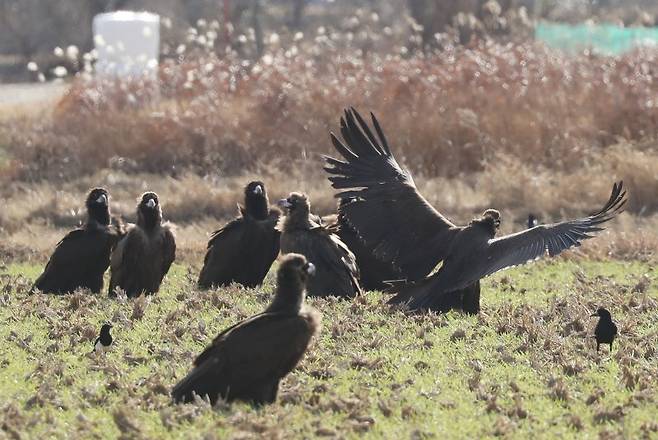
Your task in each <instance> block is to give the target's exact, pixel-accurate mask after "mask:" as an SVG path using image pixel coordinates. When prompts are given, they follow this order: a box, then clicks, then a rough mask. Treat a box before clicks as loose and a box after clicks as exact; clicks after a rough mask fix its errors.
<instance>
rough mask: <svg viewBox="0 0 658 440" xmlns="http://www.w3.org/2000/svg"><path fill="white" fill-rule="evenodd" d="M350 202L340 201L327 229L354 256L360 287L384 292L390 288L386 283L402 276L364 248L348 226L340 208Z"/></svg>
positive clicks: (370, 249)
mask: <svg viewBox="0 0 658 440" xmlns="http://www.w3.org/2000/svg"><path fill="white" fill-rule="evenodd" d="M350 201H351V199H340V202H339V205H338V214H337V215H335V216H333V217H334V218H331V219H330V220H329V219H328V218H327V223H329V226H327V228H328V229H329V230H330V231H332V232H334V233H335V234H336V235H338V238H340V241H342V242H343V243H345V245H346V246H347V247H348V249H349V250H350V251H352V253H353V254H354V257H355V260H356V266H357V267H358V268H359V283H360V284H361V287H363V288H364V289H365V290H386V289H387V288H389V287H390V284H389V283H387V282H386V281H390V280H399V279H400V278H401V277H402V275H401V274H400V272H399V271H397V270H396V269H395V267H394V266H393V265H392V264H391V263H389V262H386V261H383V260H380V259H379V258H377V257H375V255H374V254H373V250H372V248H369V247H368V246H366V244H365V243H364V242H363V240H361V238H360V237H359V234H357V233H356V231H355V230H354V228H352V227H351V226H350V225H349V223H348V222H347V219H346V218H345V214H344V213H343V212H342V209H341V208H342V206H343V205H345V204H347V203H349V202H350ZM323 220H325V219H323Z"/></svg>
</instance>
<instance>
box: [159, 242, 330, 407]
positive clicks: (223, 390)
mask: <svg viewBox="0 0 658 440" xmlns="http://www.w3.org/2000/svg"><path fill="white" fill-rule="evenodd" d="M314 271H315V268H314V266H313V264H311V263H309V262H308V261H307V260H306V258H305V257H304V256H303V255H298V254H288V255H286V256H285V257H283V258H282V259H281V265H280V266H279V270H278V272H277V285H276V290H275V292H274V299H273V300H272V303H271V304H270V306H269V307H268V308H267V309H266V310H265V312H263V313H260V314H258V315H255V316H252V317H251V318H249V319H246V320H244V321H242V322H240V323H238V324H236V325H234V326H233V327H229V328H228V329H226V330H224V331H223V332H221V333H220V334H219V335H218V336H217V337H216V338H215V339H214V340H213V342H212V344H211V345H210V346H209V347H208V348H206V349H205V350H204V351H203V352H202V353H201V354H200V355H199V356H198V357H197V358H196V360H195V361H194V368H193V369H192V371H191V372H190V373H189V374H188V375H187V376H186V377H185V378H184V379H182V380H181V381H180V382H179V383H178V384H177V385H176V386H175V387H174V389H173V390H172V392H171V395H172V397H173V399H174V401H175V402H192V401H194V396H195V395H197V396H199V397H202V398H203V397H205V396H207V397H208V398H209V399H210V402H212V403H213V404H215V402H217V400H218V399H219V398H220V397H221V398H223V399H225V400H227V401H232V400H236V399H237V400H243V401H247V402H253V403H255V404H264V403H272V402H274V401H275V400H276V396H277V392H278V390H279V382H280V381H281V379H283V377H285V376H286V375H287V374H288V373H290V372H291V371H292V370H293V369H294V368H295V366H296V365H297V363H298V362H299V361H300V360H301V358H302V356H304V353H305V352H306V350H307V348H308V345H309V343H310V341H311V338H312V337H313V336H314V335H315V334H317V332H318V331H319V329H320V320H321V318H320V314H319V313H318V312H317V311H316V310H315V309H313V308H311V307H308V306H305V305H304V296H305V295H304V291H305V288H306V284H307V281H308V278H309V277H310V276H312V275H313V273H314Z"/></svg>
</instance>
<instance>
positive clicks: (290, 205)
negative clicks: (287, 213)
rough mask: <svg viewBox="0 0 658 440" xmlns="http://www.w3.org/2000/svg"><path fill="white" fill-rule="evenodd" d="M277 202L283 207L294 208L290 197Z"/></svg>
mask: <svg viewBox="0 0 658 440" xmlns="http://www.w3.org/2000/svg"><path fill="white" fill-rule="evenodd" d="M276 204H277V205H279V206H280V207H282V208H286V209H290V208H292V203H290V201H289V200H288V199H281V200H279V201H278V202H277V203H276Z"/></svg>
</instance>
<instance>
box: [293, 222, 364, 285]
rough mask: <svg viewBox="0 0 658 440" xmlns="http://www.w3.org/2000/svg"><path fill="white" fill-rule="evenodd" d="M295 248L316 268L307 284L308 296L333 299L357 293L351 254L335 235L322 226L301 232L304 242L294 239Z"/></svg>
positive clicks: (354, 266)
mask: <svg viewBox="0 0 658 440" xmlns="http://www.w3.org/2000/svg"><path fill="white" fill-rule="evenodd" d="M295 248H296V250H295V252H298V253H300V254H302V255H304V256H305V257H306V259H307V260H308V261H309V262H311V263H313V264H315V265H316V266H317V267H318V273H316V274H315V276H314V277H313V279H312V280H311V281H310V283H309V290H308V291H309V295H317V294H318V290H321V291H327V292H331V294H333V295H336V296H354V295H359V294H360V293H361V286H360V284H359V281H358V278H359V269H358V267H357V266H356V259H355V257H354V254H353V253H352V252H351V251H350V250H349V249H348V248H347V246H346V245H345V243H343V242H342V241H340V238H338V236H337V235H336V234H333V233H331V232H330V231H329V230H328V229H327V228H325V227H324V226H315V227H314V228H312V229H310V230H309V231H308V232H306V233H305V235H304V239H300V240H297V242H296V244H295Z"/></svg>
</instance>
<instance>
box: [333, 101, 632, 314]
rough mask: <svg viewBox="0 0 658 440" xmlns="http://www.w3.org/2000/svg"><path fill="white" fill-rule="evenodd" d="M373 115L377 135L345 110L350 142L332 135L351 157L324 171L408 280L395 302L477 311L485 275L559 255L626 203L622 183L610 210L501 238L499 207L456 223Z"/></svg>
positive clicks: (364, 231) (377, 250) (367, 234)
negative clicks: (428, 194) (420, 185)
mask: <svg viewBox="0 0 658 440" xmlns="http://www.w3.org/2000/svg"><path fill="white" fill-rule="evenodd" d="M371 116H372V124H373V126H374V130H375V133H376V135H375V134H374V133H373V132H372V131H371V129H370V127H369V126H368V124H367V123H366V122H365V121H364V120H363V118H362V117H361V116H360V115H359V114H358V113H357V112H356V111H355V110H354V109H350V110H348V111H346V112H345V116H344V117H343V118H341V121H340V129H341V134H342V137H343V140H344V142H341V141H340V140H339V139H338V138H337V137H336V136H335V135H334V134H333V133H332V134H331V140H332V142H333V144H334V147H335V148H336V150H337V151H338V152H339V153H340V154H341V155H342V156H343V158H344V159H343V160H338V159H334V158H331V157H325V160H326V162H327V165H326V166H325V170H326V171H327V172H329V174H331V175H332V176H331V177H329V180H330V181H331V182H332V186H333V187H334V188H337V189H339V190H341V191H340V192H339V193H338V194H337V195H336V197H339V198H346V197H348V198H354V200H353V201H352V202H350V203H347V204H346V205H345V206H344V207H343V209H342V211H343V212H344V214H345V217H346V219H347V221H348V222H349V224H350V225H351V226H352V227H353V228H354V229H355V230H356V231H357V233H358V234H359V236H360V237H361V238H362V239H363V241H364V242H365V243H366V245H367V246H369V247H372V248H373V252H374V254H375V256H376V257H378V258H380V259H382V260H383V261H387V262H390V263H392V264H393V265H394V266H395V267H396V268H397V269H398V270H400V271H401V273H402V274H403V275H404V276H405V277H406V278H407V280H408V281H407V282H402V283H397V284H396V285H395V286H394V287H393V291H394V292H396V293H397V295H396V296H395V297H394V298H392V299H391V301H390V302H391V303H406V304H407V305H408V307H409V308H410V309H412V310H421V309H426V310H434V311H446V310H448V309H450V308H462V309H464V310H465V311H467V312H471V313H475V312H477V311H478V310H479V285H478V283H479V280H480V279H481V278H484V277H486V276H488V275H491V274H493V273H495V272H497V271H499V270H502V269H505V268H507V267H510V266H515V265H519V264H524V263H526V262H528V261H531V260H535V259H537V258H540V257H542V256H544V255H545V254H546V253H547V252H548V254H549V255H550V256H554V255H557V254H559V253H561V252H562V251H564V250H566V249H569V248H570V247H574V246H579V245H580V244H581V241H582V240H585V239H587V238H591V237H592V235H590V233H593V232H596V231H600V230H602V229H603V228H602V227H601V225H602V224H603V223H605V222H607V221H609V220H611V219H612V218H614V217H615V215H616V214H617V213H619V212H620V211H621V210H622V208H623V206H624V204H625V202H626V199H625V195H626V193H625V191H623V190H622V183H621V182H620V183H615V184H614V186H613V188H612V194H611V195H610V199H609V200H608V202H607V203H606V204H605V206H604V207H603V209H601V210H600V211H599V212H597V213H595V214H593V215H591V216H588V217H585V218H581V219H576V220H570V221H563V222H560V223H554V224H547V225H538V226H535V227H533V228H530V229H526V230H525V231H521V232H518V233H515V234H511V235H506V236H504V237H499V238H495V234H496V232H497V230H498V227H499V226H500V221H501V218H500V213H499V212H498V211H496V210H493V209H489V210H487V211H485V212H484V213H483V215H482V216H481V217H479V218H476V219H474V220H473V221H471V222H470V223H469V224H468V225H466V226H457V225H455V224H453V223H452V222H451V221H450V220H448V219H447V218H446V217H444V216H443V215H441V214H440V213H439V212H438V211H436V210H435V209H434V208H433V207H432V206H431V205H430V204H429V203H428V202H427V201H426V200H425V199H424V198H423V197H422V196H421V195H420V193H419V192H418V191H417V189H416V186H415V185H414V182H413V179H412V178H411V174H410V173H409V172H408V171H404V170H402V168H400V166H399V165H398V163H397V161H396V160H395V158H394V157H393V155H392V154H391V151H390V149H389V146H388V143H387V141H386V138H385V136H384V133H383V131H382V129H381V127H380V125H379V123H378V122H377V119H376V118H375V117H374V115H371ZM441 262H443V264H442V265H441V267H440V269H438V270H437V271H436V272H435V273H433V274H432V275H429V274H430V273H431V272H432V271H433V270H434V269H435V267H436V266H437V265H438V264H439V263H441ZM428 275H429V276H428Z"/></svg>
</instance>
